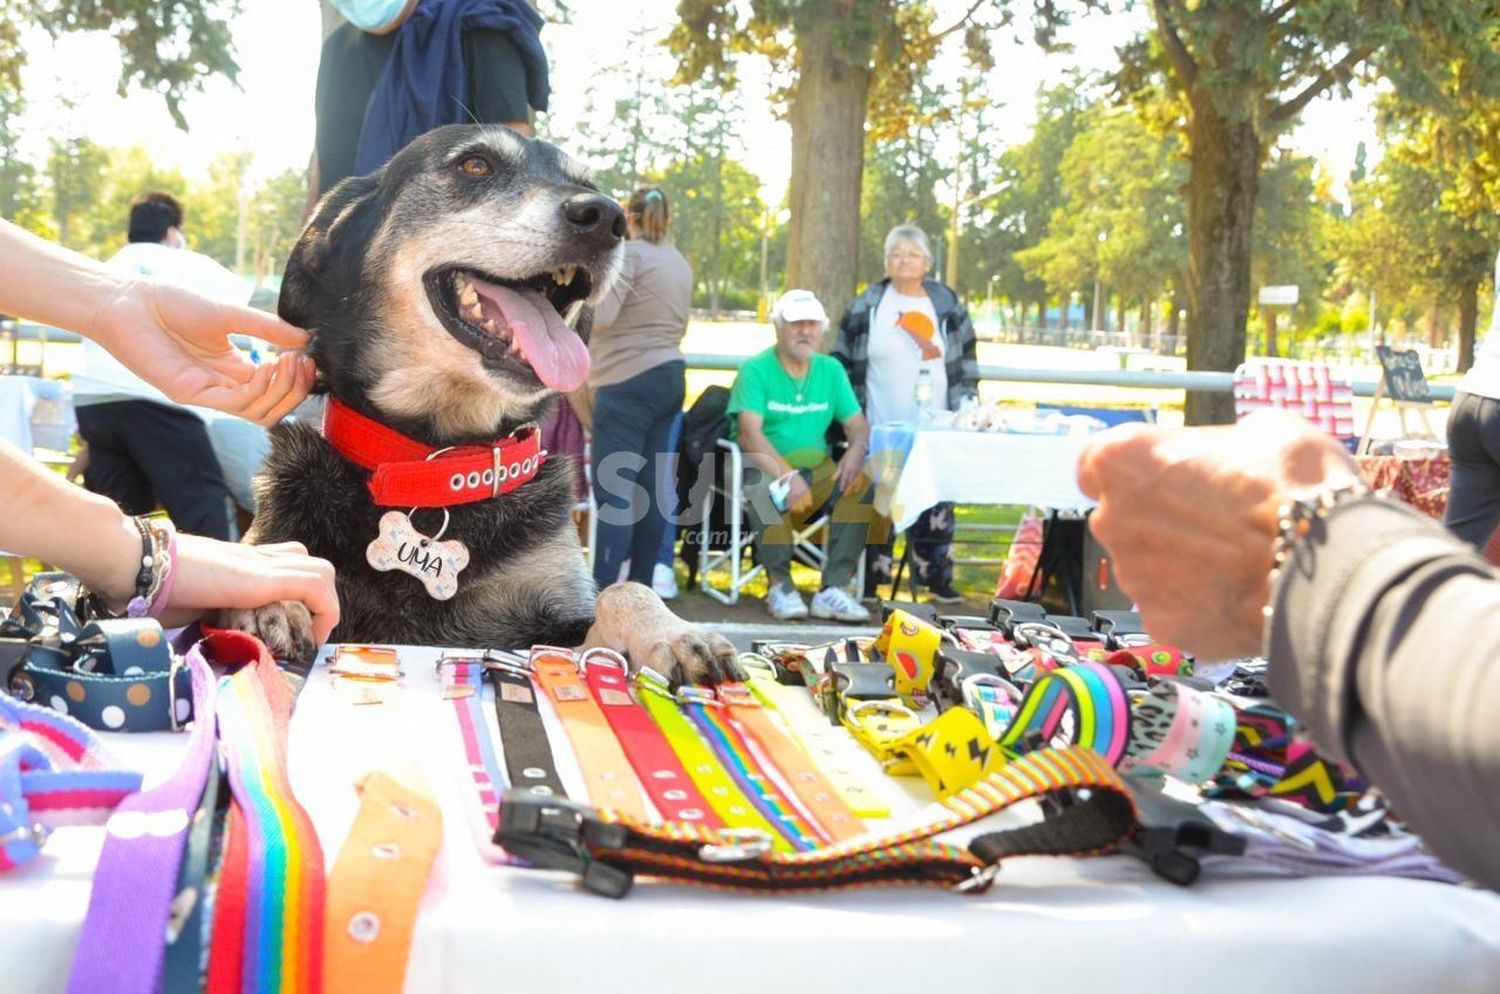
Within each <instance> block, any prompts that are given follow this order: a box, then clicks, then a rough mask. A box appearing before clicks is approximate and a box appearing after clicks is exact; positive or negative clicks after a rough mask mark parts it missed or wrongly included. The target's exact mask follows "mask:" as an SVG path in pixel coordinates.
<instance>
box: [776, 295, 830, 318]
mask: <svg viewBox="0 0 1500 994" xmlns="http://www.w3.org/2000/svg"><path fill="white" fill-rule="evenodd" d="M771 320H772V321H774V322H776V323H777V324H789V323H791V322H793V321H817V322H819V323H821V324H827V323H828V313H827V312H826V311H824V310H823V305H822V304H820V303H818V297H817V294H815V293H813V292H812V291H811V290H788V291H787V292H786V293H783V294H782V295H781V297H780V298H779V299H778V300H777V301H776V306H775V307H773V308H771Z"/></svg>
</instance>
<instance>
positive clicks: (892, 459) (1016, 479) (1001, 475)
mask: <svg viewBox="0 0 1500 994" xmlns="http://www.w3.org/2000/svg"><path fill="white" fill-rule="evenodd" d="M1087 442H1088V437H1087V436H1081V435H1020V434H1009V433H1004V432H983V431H955V430H951V429H934V428H920V429H918V428H913V427H911V426H902V425H876V426H875V427H874V429H873V430H872V431H871V433H870V453H871V455H870V467H871V472H872V474H873V475H874V477H875V484H876V490H875V506H876V507H877V508H878V509H879V510H880V511H881V513H883V514H889V515H890V518H891V520H892V521H893V522H894V523H895V525H896V529H897V530H898V531H904V530H905V529H907V528H909V527H911V524H912V522H914V521H916V520H917V518H918V517H919V516H920V515H921V513H922V512H923V511H925V510H927V509H928V508H929V507H932V506H933V505H934V504H937V503H939V502H940V501H952V502H954V503H955V504H1025V505H1036V506H1039V507H1049V508H1054V509H1057V510H1063V511H1070V510H1076V511H1085V510H1088V509H1089V508H1091V507H1093V506H1094V504H1095V502H1094V501H1092V500H1090V499H1089V498H1087V497H1085V496H1084V495H1083V492H1082V491H1080V490H1079V489H1078V473H1077V466H1078V454H1079V453H1080V452H1082V451H1083V447H1084V445H1085V444H1086V443H1087Z"/></svg>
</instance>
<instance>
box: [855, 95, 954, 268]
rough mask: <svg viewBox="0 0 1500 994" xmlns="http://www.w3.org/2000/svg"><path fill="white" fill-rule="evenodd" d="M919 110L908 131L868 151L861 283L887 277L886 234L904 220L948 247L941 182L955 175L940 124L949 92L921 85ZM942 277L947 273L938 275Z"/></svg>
mask: <svg viewBox="0 0 1500 994" xmlns="http://www.w3.org/2000/svg"><path fill="white" fill-rule="evenodd" d="M921 90H922V92H921V94H920V95H919V101H920V105H919V110H918V113H917V115H916V116H915V117H914V119H913V120H912V121H911V122H910V126H909V127H908V128H907V129H906V130H905V131H904V132H897V133H895V134H893V135H891V136H890V137H888V138H886V139H885V140H883V141H877V140H871V142H870V143H869V145H868V147H867V149H866V151H865V170H864V182H863V187H864V188H863V190H862V192H861V196H860V211H859V215H860V239H859V245H858V248H857V251H858V254H859V282H860V283H867V282H871V281H875V280H879V279H881V278H882V277H883V276H884V275H885V235H886V232H888V231H890V230H891V228H893V227H895V226H896V225H898V224H915V225H916V226H917V227H919V228H921V229H922V230H923V231H924V232H926V233H927V237H928V239H929V240H930V241H931V242H932V245H933V247H934V249H936V250H937V251H941V250H942V240H943V237H944V235H945V233H946V230H947V227H948V218H947V216H946V214H945V212H944V210H943V208H942V207H941V206H940V205H939V203H938V195H937V186H938V184H939V183H940V182H942V181H943V180H945V179H948V178H950V177H951V175H952V169H951V166H950V165H946V164H944V163H943V161H942V160H941V159H940V158H939V157H938V141H937V139H938V125H939V124H940V123H942V121H943V120H944V119H945V116H946V115H945V113H944V107H943V101H944V98H945V96H946V94H944V93H943V92H941V91H938V90H933V89H932V88H930V87H926V86H923V87H921ZM938 275H941V274H938Z"/></svg>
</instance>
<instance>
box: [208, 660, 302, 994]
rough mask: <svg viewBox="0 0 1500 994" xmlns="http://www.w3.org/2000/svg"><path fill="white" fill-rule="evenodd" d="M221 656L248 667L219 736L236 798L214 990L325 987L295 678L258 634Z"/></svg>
mask: <svg viewBox="0 0 1500 994" xmlns="http://www.w3.org/2000/svg"><path fill="white" fill-rule="evenodd" d="M217 645H218V643H216V646H217ZM216 655H217V656H218V657H219V658H220V659H224V660H225V661H228V662H238V663H241V664H242V666H241V668H240V669H239V670H238V671H237V672H236V673H234V674H233V675H232V676H229V677H226V678H225V679H224V680H223V681H222V682H221V684H220V687H219V708H218V714H219V735H220V742H221V744H222V748H223V752H224V754H225V757H226V759H227V761H228V766H229V785H230V790H231V791H232V793H233V795H234V797H233V801H232V804H231V807H230V815H229V832H228V840H227V843H226V854H225V865H224V872H223V876H222V878H221V880H220V883H219V893H218V896H217V900H216V904H215V909H214V931H213V942H212V950H211V953H210V959H209V974H208V990H209V991H210V992H211V994H229V992H235V991H247V992H248V991H254V992H257V994H260V992H285V994H304V992H310V994H316V992H318V991H320V990H321V989H322V973H323V970H322V953H323V905H324V878H323V850H322V847H321V846H320V845H319V844H318V837H317V834H316V833H315V832H314V831H313V827H312V821H311V820H310V819H309V818H308V816H307V812H306V811H305V810H304V809H303V808H302V805H301V804H299V803H298V802H297V799H296V797H295V796H294V795H293V794H292V789H291V783H290V781H289V780H288V778H287V766H286V741H287V727H288V725H289V724H290V722H291V716H292V704H293V691H292V686H291V684H290V683H289V682H288V680H287V678H286V677H285V676H284V675H283V674H282V672H281V670H279V669H278V668H277V666H276V663H275V661H274V660H273V659H272V658H271V655H270V653H269V652H268V651H267V650H266V647H265V646H264V645H262V644H261V643H260V642H259V641H258V640H256V639H253V638H249V637H248V636H246V637H245V638H244V639H243V640H236V641H234V642H232V643H231V642H225V643H223V649H222V650H220V651H218V652H216Z"/></svg>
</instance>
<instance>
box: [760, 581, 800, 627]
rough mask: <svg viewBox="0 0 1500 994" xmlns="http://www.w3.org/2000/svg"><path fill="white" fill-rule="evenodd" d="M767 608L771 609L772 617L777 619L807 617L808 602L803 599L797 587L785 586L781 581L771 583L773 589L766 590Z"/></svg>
mask: <svg viewBox="0 0 1500 994" xmlns="http://www.w3.org/2000/svg"><path fill="white" fill-rule="evenodd" d="M766 610H768V611H770V612H771V617H773V618H775V619H776V620H777V621H792V620H794V619H797V618H805V617H807V603H806V602H805V601H803V600H802V595H801V594H799V593H797V588H796V587H791V586H787V587H783V586H782V585H781V584H779V583H773V584H771V589H770V590H768V591H766Z"/></svg>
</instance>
